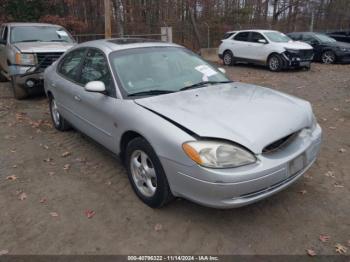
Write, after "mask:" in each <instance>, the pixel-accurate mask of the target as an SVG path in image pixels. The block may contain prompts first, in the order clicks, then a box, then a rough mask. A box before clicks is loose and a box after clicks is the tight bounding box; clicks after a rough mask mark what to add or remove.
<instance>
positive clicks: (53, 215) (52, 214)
mask: <svg viewBox="0 0 350 262" xmlns="http://www.w3.org/2000/svg"><path fill="white" fill-rule="evenodd" d="M50 216H52V217H58V213H56V212H50Z"/></svg>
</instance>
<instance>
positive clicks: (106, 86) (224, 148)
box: [45, 39, 321, 208]
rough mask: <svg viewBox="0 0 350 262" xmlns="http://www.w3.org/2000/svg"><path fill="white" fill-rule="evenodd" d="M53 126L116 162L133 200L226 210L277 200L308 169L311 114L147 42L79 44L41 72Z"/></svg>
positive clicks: (169, 47)
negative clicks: (78, 134)
mask: <svg viewBox="0 0 350 262" xmlns="http://www.w3.org/2000/svg"><path fill="white" fill-rule="evenodd" d="M45 90H46V93H47V95H48V98H49V105H50V111H51V117H52V120H53V124H54V126H55V127H56V128H57V129H58V130H61V131H64V130H66V129H68V128H69V125H70V124H71V125H73V126H74V127H76V128H77V129H79V130H81V131H82V132H84V133H85V134H87V135H88V136H90V137H91V138H93V139H94V140H96V141H97V142H99V143H100V144H102V145H104V146H105V147H106V148H108V149H109V150H111V151H112V152H114V153H115V154H118V155H120V156H121V158H122V159H123V160H124V163H125V165H126V168H127V172H128V177H129V180H130V183H131V185H132V187H133V189H134V191H135V193H136V194H137V196H138V197H139V198H140V199H141V200H142V201H143V202H144V203H146V204H147V205H149V206H151V207H161V206H163V205H164V204H166V203H167V202H168V201H170V200H171V199H172V198H173V196H175V197H183V198H187V199H189V200H192V201H194V202H197V203H200V204H202V205H206V206H210V207H217V208H232V207H239V206H243V205H247V204H251V203H253V202H256V201H258V200H261V199H263V198H266V197H269V196H270V195H272V194H274V193H277V192H279V191H281V190H283V189H285V188H286V187H288V186H289V185H291V184H292V183H294V182H295V181H296V180H298V179H299V178H300V177H301V176H302V175H303V174H304V172H306V171H307V170H308V168H309V167H310V166H311V165H312V164H313V162H314V161H315V159H316V156H317V154H318V151H319V148H320V143H321V128H320V127H319V125H318V124H317V122H316V118H315V117H314V115H313V112H312V108H311V105H310V104H309V103H308V102H306V101H304V100H301V99H297V98H295V97H291V96H288V95H286V94H282V93H279V92H276V91H273V90H270V89H267V88H263V87H258V86H255V85H248V84H243V83H233V82H232V81H230V80H229V79H228V78H227V77H226V76H225V75H224V74H222V73H221V72H220V70H218V69H217V68H215V67H213V66H212V65H210V64H208V63H207V62H206V61H204V60H203V59H201V58H200V57H199V56H197V55H196V54H194V53H193V52H191V51H189V50H187V49H185V48H183V47H181V46H178V45H174V44H170V43H162V42H152V41H151V42H150V41H149V40H143V39H112V40H99V41H93V42H87V43H84V44H80V45H78V46H76V47H75V48H73V49H72V50H70V51H69V52H67V53H66V54H65V55H64V56H63V57H62V58H61V59H60V60H59V61H58V62H57V63H54V64H53V65H52V66H50V67H49V68H48V69H47V70H46V71H45Z"/></svg>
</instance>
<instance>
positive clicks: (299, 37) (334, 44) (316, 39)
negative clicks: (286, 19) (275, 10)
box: [287, 32, 350, 64]
mask: <svg viewBox="0 0 350 262" xmlns="http://www.w3.org/2000/svg"><path fill="white" fill-rule="evenodd" d="M287 35H288V36H289V37H290V38H292V39H293V40H295V41H302V42H306V43H308V44H310V45H312V47H313V48H314V53H315V56H314V60H315V61H321V62H323V63H325V64H333V63H335V62H339V63H350V44H349V43H343V42H338V41H337V40H335V39H334V38H331V37H329V36H327V35H325V34H321V33H313V32H296V33H289V34H287Z"/></svg>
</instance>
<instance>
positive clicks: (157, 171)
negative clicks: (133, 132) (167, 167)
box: [125, 137, 174, 208]
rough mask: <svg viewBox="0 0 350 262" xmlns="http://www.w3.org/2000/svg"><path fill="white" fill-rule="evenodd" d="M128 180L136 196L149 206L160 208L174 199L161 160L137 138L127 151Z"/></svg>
mask: <svg viewBox="0 0 350 262" xmlns="http://www.w3.org/2000/svg"><path fill="white" fill-rule="evenodd" d="M125 160H126V167H127V172H128V178H129V181H130V183H131V186H132V188H133V190H134V192H135V193H136V195H137V196H138V197H139V198H140V199H141V200H142V201H143V202H144V203H145V204H146V205H148V206H150V207H152V208H160V207H163V206H164V205H166V204H167V203H169V202H170V201H171V200H172V199H173V198H174V197H173V195H172V194H171V191H170V187H169V184H168V180H167V178H166V175H165V172H164V170H163V167H162V164H161V163H160V160H159V158H158V156H157V154H156V153H155V151H154V150H153V148H152V146H151V145H150V144H149V143H148V142H147V141H146V140H145V139H143V138H140V137H138V138H135V139H133V140H132V141H130V142H129V144H128V145H127V149H126V159H125Z"/></svg>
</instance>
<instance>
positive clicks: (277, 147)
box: [263, 132, 298, 154]
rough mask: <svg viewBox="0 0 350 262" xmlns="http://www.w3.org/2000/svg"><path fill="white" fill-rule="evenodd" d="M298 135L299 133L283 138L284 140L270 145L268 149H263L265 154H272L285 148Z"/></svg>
mask: <svg viewBox="0 0 350 262" xmlns="http://www.w3.org/2000/svg"><path fill="white" fill-rule="evenodd" d="M297 134H298V132H296V133H293V134H291V135H289V136H286V137H283V138H281V139H279V140H277V141H275V142H273V143H272V144H270V145H268V146H267V147H265V148H264V149H263V154H268V153H272V152H275V151H277V150H280V149H282V148H283V147H285V146H286V145H288V144H289V143H291V142H292V141H293V139H294V138H295V137H296V135H297Z"/></svg>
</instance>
